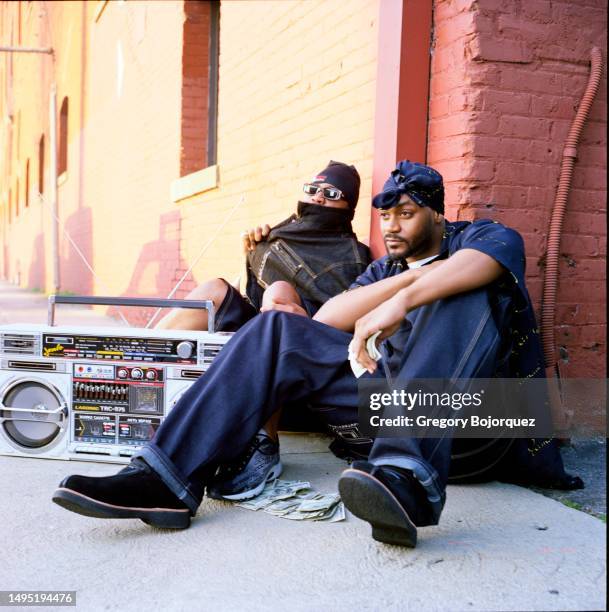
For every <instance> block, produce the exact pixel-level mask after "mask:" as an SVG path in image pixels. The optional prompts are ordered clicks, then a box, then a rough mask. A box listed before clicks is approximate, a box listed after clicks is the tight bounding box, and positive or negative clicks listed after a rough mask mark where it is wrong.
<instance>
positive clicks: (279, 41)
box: [180, 0, 378, 280]
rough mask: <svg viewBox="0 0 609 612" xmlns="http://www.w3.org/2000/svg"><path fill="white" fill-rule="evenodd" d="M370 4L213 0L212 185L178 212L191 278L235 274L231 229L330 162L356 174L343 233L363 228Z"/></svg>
mask: <svg viewBox="0 0 609 612" xmlns="http://www.w3.org/2000/svg"><path fill="white" fill-rule="evenodd" d="M377 22H378V3H377V0H352V1H351V2H349V3H347V4H345V3H344V2H341V1H340V0H321V1H320V0H309V1H307V2H286V1H277V2H271V1H267V0H263V1H247V2H223V3H222V5H221V12H220V24H221V25H220V78H219V104H218V108H219V121H218V164H219V171H220V182H219V187H218V188H217V189H214V190H212V191H209V192H206V193H204V194H202V195H199V196H195V197H193V198H190V199H188V200H185V201H183V202H182V203H181V204H180V210H181V212H182V216H183V223H182V240H183V251H182V253H183V256H184V258H185V261H186V262H189V263H190V262H192V261H194V260H195V258H196V257H197V255H198V254H199V253H200V251H201V249H202V247H203V246H204V245H205V244H206V243H207V241H208V239H209V238H210V237H211V236H213V235H214V234H215V233H216V232H217V230H218V228H219V227H220V225H221V224H222V223H223V221H224V220H225V219H226V217H227V216H228V215H230V214H231V211H232V210H233V208H234V207H235V206H236V205H237V203H238V202H239V200H240V198H241V196H242V195H243V196H244V198H245V201H244V203H243V204H242V205H241V206H239V207H238V208H237V210H236V211H235V212H234V214H233V216H232V217H231V220H230V221H229V223H228V224H227V226H226V227H225V228H224V229H223V230H222V232H221V233H220V234H219V235H218V236H217V238H216V239H215V241H214V242H213V243H212V244H211V245H210V246H209V248H208V249H207V250H206V252H205V254H204V256H203V257H202V258H201V261H200V263H199V264H197V265H196V267H195V269H194V273H195V276H196V278H197V280H202V279H204V278H207V277H211V276H215V275H217V274H222V275H223V276H225V277H226V278H227V279H229V280H233V279H234V278H235V277H236V276H238V275H240V274H242V272H243V258H242V257H241V255H240V251H241V243H240V238H239V235H240V232H241V231H242V230H243V229H245V228H247V227H252V226H254V225H257V224H259V223H263V222H268V223H269V224H271V225H272V224H273V223H276V222H278V221H280V220H282V219H284V218H285V217H287V216H288V215H290V214H291V213H292V212H293V211H294V210H295V208H296V202H297V200H298V198H299V197H300V194H301V189H302V182H303V180H308V179H310V178H311V177H312V176H313V175H314V174H315V173H316V172H318V171H319V170H321V169H322V168H323V167H324V166H325V164H326V163H327V162H328V161H329V160H330V159H335V160H338V161H344V162H347V163H353V164H355V166H356V167H357V168H358V170H359V172H360V175H361V177H362V186H361V191H360V204H359V206H358V211H357V215H356V221H355V229H356V232H357V233H358V235H359V236H360V237H361V238H367V236H368V233H369V223H370V205H369V203H370V192H371V176H372V153H373V149H372V145H373V124H374V95H375V83H376V56H377Z"/></svg>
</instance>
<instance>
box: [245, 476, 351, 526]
mask: <svg viewBox="0 0 609 612" xmlns="http://www.w3.org/2000/svg"><path fill="white" fill-rule="evenodd" d="M237 506H240V507H241V508H246V509H247V510H254V511H257V510H262V511H264V512H267V513H269V514H272V515H273V516H279V517H281V518H286V519H289V520H292V521H327V522H329V523H335V522H337V521H344V520H345V507H344V505H343V503H342V502H341V501H340V496H339V495H338V494H337V493H329V494H323V493H318V492H316V491H314V490H313V489H312V487H311V484H310V483H308V482H305V481H289V480H279V479H277V480H275V481H273V482H270V483H268V484H267V485H266V486H265V487H264V490H263V491H262V493H260V495H258V496H256V497H254V498H253V499H249V500H247V501H243V502H239V503H238V504H237Z"/></svg>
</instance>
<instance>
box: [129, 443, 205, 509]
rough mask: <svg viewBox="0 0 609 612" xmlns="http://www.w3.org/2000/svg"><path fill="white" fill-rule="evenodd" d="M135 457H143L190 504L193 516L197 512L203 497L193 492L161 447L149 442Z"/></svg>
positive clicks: (180, 497)
mask: <svg viewBox="0 0 609 612" xmlns="http://www.w3.org/2000/svg"><path fill="white" fill-rule="evenodd" d="M134 458H139V459H143V460H144V461H145V462H146V463H147V464H148V465H149V466H150V467H151V468H152V469H153V470H154V471H155V472H156V473H157V474H158V475H159V477H160V478H161V480H162V481H163V482H164V483H165V484H166V485H167V487H168V488H169V490H170V491H171V492H172V493H174V495H175V496H176V497H177V498H178V499H180V500H181V501H183V502H184V503H185V504H186V505H187V506H188V508H189V510H190V512H191V514H192V516H194V515H195V514H196V513H197V509H198V507H199V506H200V505H201V498H200V497H198V496H197V495H195V494H194V493H193V492H192V490H191V487H190V485H189V484H188V482H187V481H185V480H184V479H183V478H182V477H181V476H180V475H179V473H178V471H177V470H176V468H175V466H174V465H173V463H172V462H171V461H170V460H169V458H168V457H167V456H166V455H165V453H163V451H162V450H161V449H160V448H158V447H157V446H155V445H153V444H148V446H145V447H144V448H143V449H142V450H141V451H139V452H138V453H137V454H136V455H135V457H134Z"/></svg>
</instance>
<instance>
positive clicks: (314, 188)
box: [302, 183, 343, 201]
mask: <svg viewBox="0 0 609 612" xmlns="http://www.w3.org/2000/svg"><path fill="white" fill-rule="evenodd" d="M302 190H303V191H304V192H305V193H306V194H307V195H310V196H314V195H317V194H318V193H319V192H320V191H321V192H323V196H324V198H325V199H326V200H333V201H336V200H340V199H341V198H342V197H343V192H342V191H341V190H340V189H336V187H320V186H319V185H313V183H305V184H304V185H303V186H302Z"/></svg>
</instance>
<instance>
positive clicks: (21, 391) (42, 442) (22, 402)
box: [2, 380, 61, 449]
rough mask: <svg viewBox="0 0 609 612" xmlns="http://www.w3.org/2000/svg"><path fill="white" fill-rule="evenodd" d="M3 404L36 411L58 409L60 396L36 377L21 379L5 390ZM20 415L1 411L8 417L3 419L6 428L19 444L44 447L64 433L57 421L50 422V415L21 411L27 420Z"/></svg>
mask: <svg viewBox="0 0 609 612" xmlns="http://www.w3.org/2000/svg"><path fill="white" fill-rule="evenodd" d="M2 403H3V404H4V405H5V406H6V407H7V408H8V407H10V408H22V409H32V410H37V411H39V410H48V411H51V410H56V409H57V408H59V406H61V401H60V399H59V397H58V396H57V394H56V393H55V392H54V391H53V390H52V389H51V388H50V387H48V386H47V385H45V384H43V383H40V382H37V381H33V380H26V381H21V382H18V383H16V384H15V385H13V386H11V387H9V388H8V389H6V391H5V394H4V396H3V397H2ZM17 414H18V413H16V412H11V411H9V410H3V411H2V416H3V417H5V418H7V420H5V421H4V422H3V427H4V431H5V433H6V435H8V436H9V438H11V440H12V441H13V442H14V443H15V444H17V445H19V446H23V447H25V448H30V449H34V448H42V447H44V446H47V445H48V444H50V443H51V442H52V441H53V440H54V439H55V438H56V437H57V436H58V435H59V433H60V432H61V429H60V427H59V426H58V424H57V423H56V422H48V421H47V420H46V419H47V418H48V417H46V416H45V415H44V414H40V412H32V413H29V414H28V413H27V412H25V413H23V412H21V413H19V414H20V415H23V416H22V418H23V419H24V420H19V416H17ZM50 416H51V415H49V417H50ZM25 419H27V420H25Z"/></svg>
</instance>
